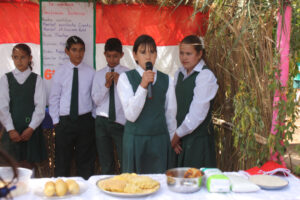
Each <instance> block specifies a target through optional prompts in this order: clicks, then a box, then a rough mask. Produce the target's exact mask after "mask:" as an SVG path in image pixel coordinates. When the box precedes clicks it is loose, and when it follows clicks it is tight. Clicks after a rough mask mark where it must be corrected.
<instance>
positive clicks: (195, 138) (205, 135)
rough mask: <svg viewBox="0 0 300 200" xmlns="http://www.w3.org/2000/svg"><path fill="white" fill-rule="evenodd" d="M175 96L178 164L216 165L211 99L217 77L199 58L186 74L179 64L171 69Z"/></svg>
mask: <svg viewBox="0 0 300 200" xmlns="http://www.w3.org/2000/svg"><path fill="white" fill-rule="evenodd" d="M175 85H176V86H175V90H176V99H177V116H176V119H177V123H178V128H177V130H176V133H177V135H178V136H179V137H181V145H182V149H183V151H182V152H181V153H180V154H179V155H178V167H195V168H200V167H216V154H215V144H214V132H213V125H212V113H211V111H212V101H213V99H214V97H215V95H216V93H217V91H218V87H219V86H218V84H217V79H216V77H215V76H214V74H213V73H212V71H210V70H209V69H208V67H207V66H206V64H205V62H204V61H203V60H201V61H200V62H199V63H198V64H197V65H196V67H195V68H194V69H193V71H192V72H190V74H189V75H187V72H186V69H184V68H183V67H181V68H179V70H178V71H177V72H176V73H175Z"/></svg>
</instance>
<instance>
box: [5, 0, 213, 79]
mask: <svg viewBox="0 0 300 200" xmlns="http://www.w3.org/2000/svg"><path fill="white" fill-rule="evenodd" d="M95 6H96V8H95V18H94V19H95V31H96V32H95V42H96V45H95V51H96V52H95V66H94V67H95V68H96V69H97V70H98V69H101V68H103V67H105V65H106V61H105V57H104V55H103V52H104V44H105V41H106V40H107V39H108V38H110V37H117V38H119V39H120V40H121V41H122V43H123V46H124V54H125V55H124V57H123V58H122V60H121V64H123V65H125V66H127V67H129V68H134V67H135V62H134V60H133V56H132V46H133V43H134V41H135V39H136V38H137V37H138V36H139V35H141V34H148V35H150V36H152V37H153V38H154V39H155V41H156V44H157V46H158V59H157V61H156V64H155V67H156V68H157V69H159V70H161V71H163V72H165V73H167V74H170V75H171V76H172V75H173V74H174V73H175V71H176V70H177V69H178V67H179V66H180V62H179V58H178V44H179V42H180V41H181V40H182V39H183V38H184V37H185V36H187V35H190V34H196V35H199V36H204V34H205V32H206V30H207V25H208V17H209V14H208V13H201V12H198V13H196V14H194V9H193V8H192V7H189V6H179V7H177V8H175V7H159V6H154V5H144V4H131V5H125V4H119V5H103V4H100V3H97V4H96V5H95ZM39 9H40V7H39V4H36V3H31V2H29V1H28V0H27V1H26V0H14V1H8V0H6V1H3V0H2V1H0V55H1V56H0V76H2V75H4V74H5V73H6V72H8V71H11V70H12V69H14V65H13V61H12V59H11V53H12V47H13V46H14V45H15V44H16V43H27V44H28V45H29V46H30V47H31V49H32V54H33V63H34V65H33V71H34V72H36V73H38V74H41V75H42V76H43V78H45V76H46V75H47V73H45V71H44V68H43V66H41V57H40V56H41V53H40V43H41V40H40V11H39ZM56 67H59V66H55V68H56Z"/></svg>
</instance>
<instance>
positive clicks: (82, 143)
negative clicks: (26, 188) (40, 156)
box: [54, 113, 96, 179]
mask: <svg viewBox="0 0 300 200" xmlns="http://www.w3.org/2000/svg"><path fill="white" fill-rule="evenodd" d="M94 123H95V120H94V118H93V117H92V115H91V113H87V114H84V115H80V116H79V117H78V119H77V120H75V121H73V120H71V119H70V117H69V116H61V117H60V121H59V124H58V125H57V126H56V128H55V170H54V175H55V177H58V176H67V177H68V176H70V168H71V162H72V158H73V153H74V154H75V162H76V175H78V176H81V177H83V178H84V179H88V178H89V177H90V176H91V175H93V172H94V164H95V158H96V152H95V130H94Z"/></svg>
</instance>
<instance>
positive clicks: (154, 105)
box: [0, 35, 218, 179]
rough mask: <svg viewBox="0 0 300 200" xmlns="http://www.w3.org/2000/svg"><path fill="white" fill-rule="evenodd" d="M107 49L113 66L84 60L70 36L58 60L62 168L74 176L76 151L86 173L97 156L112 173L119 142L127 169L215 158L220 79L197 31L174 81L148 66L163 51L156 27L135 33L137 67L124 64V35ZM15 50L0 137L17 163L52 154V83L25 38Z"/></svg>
mask: <svg viewBox="0 0 300 200" xmlns="http://www.w3.org/2000/svg"><path fill="white" fill-rule="evenodd" d="M104 48H105V49H104V55H105V58H106V61H107V66H106V67H104V68H103V69H101V70H99V71H97V72H95V71H94V69H93V68H92V67H90V66H88V65H86V64H85V63H83V62H82V60H83V57H84V53H85V44H84V42H83V40H82V39H81V38H79V37H77V36H71V37H69V38H68V40H67V42H66V48H65V53H66V54H67V55H68V57H69V61H68V62H67V63H65V64H64V65H62V66H60V67H58V68H57V70H56V72H55V74H54V76H53V80H52V86H51V92H50V96H49V113H50V116H51V118H52V121H53V124H54V127H55V176H70V167H71V162H72V158H73V155H74V157H75V162H76V170H77V171H76V173H77V175H78V176H81V177H83V178H85V179H87V178H89V177H90V176H91V175H92V174H93V172H94V163H95V159H96V155H98V158H99V163H100V166H101V172H102V173H103V174H113V173H114V170H115V166H116V164H117V163H116V160H115V158H114V147H116V152H117V157H118V159H117V160H119V162H120V165H121V171H122V172H135V173H139V174H147V173H164V172H165V171H166V170H167V169H169V168H173V167H183V166H186V167H197V168H200V167H215V166H216V155H215V146H214V132H213V126H212V120H211V112H212V103H213V99H214V97H215V95H216V93H217V90H218V84H217V79H216V77H215V76H214V74H213V73H212V71H211V70H210V69H209V68H208V67H207V66H206V63H205V49H204V45H203V42H202V41H201V40H200V39H199V37H197V36H195V35H190V36H187V37H185V38H184V39H183V40H182V41H181V42H180V44H179V57H180V61H181V63H182V67H180V68H179V69H178V71H177V72H176V73H175V77H174V80H173V79H172V78H171V77H170V76H168V75H166V74H164V73H162V72H160V71H158V70H157V69H156V68H153V70H150V69H148V68H147V66H146V63H147V62H151V64H152V65H153V66H154V65H155V61H156V58H157V47H156V43H155V41H154V39H153V38H152V37H151V36H149V35H141V36H139V37H138V38H137V39H136V40H135V42H134V46H133V52H132V53H133V57H134V59H135V61H136V67H135V69H133V70H129V69H128V68H127V67H124V66H122V65H120V60H121V58H122V57H123V55H124V53H123V50H122V44H121V41H120V40H119V39H117V38H110V39H108V40H107V41H106V43H105V47H104ZM12 59H13V61H14V64H15V67H16V69H14V70H13V71H11V72H9V73H7V74H5V75H4V76H3V77H1V79H0V91H1V92H0V121H1V123H2V124H3V125H4V127H5V132H4V134H3V136H2V138H1V141H0V143H1V146H2V147H3V149H4V150H6V151H7V152H8V153H9V154H10V155H11V156H12V157H14V158H15V159H16V160H17V161H18V164H19V166H22V167H28V168H32V167H33V163H36V162H41V161H43V160H45V159H46V158H47V154H46V148H45V141H44V139H43V134H42V131H41V127H40V124H41V122H42V120H43V118H44V116H45V107H46V94H45V88H44V85H43V82H42V79H41V77H40V76H38V75H37V74H35V73H33V72H32V71H31V60H32V55H31V51H30V48H29V47H28V46H27V45H26V44H17V45H16V46H14V48H13V50H12ZM149 84H150V85H151V90H152V97H151V98H149V97H148V96H147V91H148V86H149ZM94 107H96V110H95V113H96V119H94V117H93V109H94Z"/></svg>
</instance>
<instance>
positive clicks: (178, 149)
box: [173, 144, 182, 154]
mask: <svg viewBox="0 0 300 200" xmlns="http://www.w3.org/2000/svg"><path fill="white" fill-rule="evenodd" d="M173 149H174V151H175V153H176V154H180V153H181V152H182V148H181V146H180V144H177V145H175V147H174V148H173Z"/></svg>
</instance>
